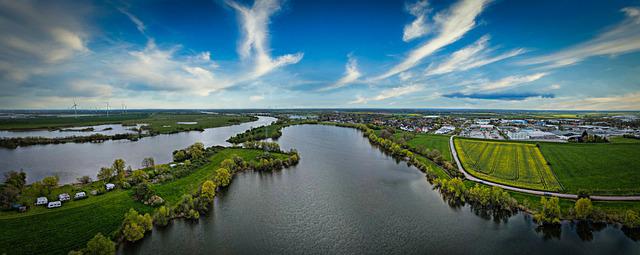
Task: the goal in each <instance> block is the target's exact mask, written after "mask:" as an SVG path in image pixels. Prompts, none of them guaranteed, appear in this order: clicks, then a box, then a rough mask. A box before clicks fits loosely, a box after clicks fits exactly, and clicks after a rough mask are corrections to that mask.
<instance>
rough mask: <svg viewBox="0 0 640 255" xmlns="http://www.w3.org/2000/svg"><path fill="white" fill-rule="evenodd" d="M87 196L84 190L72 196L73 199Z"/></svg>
mask: <svg viewBox="0 0 640 255" xmlns="http://www.w3.org/2000/svg"><path fill="white" fill-rule="evenodd" d="M86 197H87V193H85V192H84V191H81V192H78V193H76V194H75V195H74V196H73V199H83V198H86Z"/></svg>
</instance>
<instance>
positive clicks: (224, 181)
mask: <svg viewBox="0 0 640 255" xmlns="http://www.w3.org/2000/svg"><path fill="white" fill-rule="evenodd" d="M231 177H232V176H231V173H230V172H229V169H226V168H218V170H216V173H215V175H214V176H213V181H214V182H215V184H216V186H217V187H226V186H228V185H229V183H231Z"/></svg>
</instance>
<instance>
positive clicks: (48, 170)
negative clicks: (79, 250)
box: [0, 117, 276, 183]
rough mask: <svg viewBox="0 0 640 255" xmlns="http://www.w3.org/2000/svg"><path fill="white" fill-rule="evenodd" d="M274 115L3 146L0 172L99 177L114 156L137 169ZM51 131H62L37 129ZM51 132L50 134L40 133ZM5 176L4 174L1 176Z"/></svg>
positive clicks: (220, 141)
mask: <svg viewBox="0 0 640 255" xmlns="http://www.w3.org/2000/svg"><path fill="white" fill-rule="evenodd" d="M275 120H276V119H275V118H272V117H259V119H258V120H256V121H253V122H247V123H242V124H239V125H233V126H226V127H217V128H208V129H205V131H203V132H200V131H193V132H183V133H177V134H169V135H157V136H152V137H145V138H142V139H140V140H138V141H135V142H132V141H128V140H118V141H106V142H103V143H80V144H77V143H67V144H48V145H36V146H27V147H19V148H17V149H6V148H0V162H2V163H0V173H2V174H3V175H4V173H5V172H8V171H11V170H20V169H22V170H24V172H25V173H27V181H28V182H34V181H37V180H40V179H42V178H44V177H46V176H50V175H58V177H60V182H61V183H70V182H74V181H76V178H78V177H80V176H83V175H88V176H91V177H92V178H94V179H95V177H96V174H97V173H98V170H99V169H100V167H107V166H111V164H112V163H113V160H114V159H117V158H121V159H124V160H125V161H126V162H127V164H128V165H131V166H132V167H133V168H134V169H135V168H139V167H141V164H142V159H144V158H146V157H153V158H154V159H155V162H156V163H167V162H170V161H171V160H172V152H173V151H174V150H177V149H182V148H186V147H187V146H189V145H191V144H193V143H195V142H202V143H204V145H205V146H212V145H225V146H226V145H230V144H229V143H227V142H226V140H227V139H228V138H229V137H231V136H233V135H235V134H238V133H242V132H244V131H246V130H248V129H250V128H251V127H257V126H263V125H265V124H270V123H271V122H273V121H275ZM8 132H9V131H5V134H4V136H17V135H20V134H24V132H15V134H8ZM34 132H51V133H52V134H51V135H53V133H55V132H58V131H34ZM40 135H42V136H48V135H47V134H40ZM0 178H3V177H0Z"/></svg>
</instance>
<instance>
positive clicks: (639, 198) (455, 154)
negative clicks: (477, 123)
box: [449, 135, 640, 201]
mask: <svg viewBox="0 0 640 255" xmlns="http://www.w3.org/2000/svg"><path fill="white" fill-rule="evenodd" d="M454 137H455V135H452V136H451V138H449V146H450V147H451V154H452V155H453V159H455V161H456V164H457V165H458V170H460V172H462V174H464V177H465V178H466V179H467V180H470V181H474V182H478V183H482V184H485V185H489V186H496V187H500V188H503V189H506V190H512V191H517V192H522V193H528V194H534V195H539V196H555V197H560V198H569V199H578V195H576V194H567V193H558V192H550V191H539V190H532V189H525V188H518V187H513V186H509V185H504V184H500V183H495V182H491V181H487V180H482V179H480V178H477V177H475V176H473V175H471V174H469V173H467V171H465V170H464V167H462V164H461V163H460V159H459V158H458V152H457V151H456V147H455V145H454V144H453V138H454ZM589 197H590V198H591V200H602V201H640V196H589Z"/></svg>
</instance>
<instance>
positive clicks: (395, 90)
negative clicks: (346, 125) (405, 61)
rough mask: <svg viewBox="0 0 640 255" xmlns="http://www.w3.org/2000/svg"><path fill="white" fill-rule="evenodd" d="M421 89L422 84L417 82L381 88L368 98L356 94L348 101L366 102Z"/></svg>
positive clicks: (355, 102)
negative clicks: (385, 88) (378, 92)
mask: <svg viewBox="0 0 640 255" xmlns="http://www.w3.org/2000/svg"><path fill="white" fill-rule="evenodd" d="M422 89H423V86H422V85H419V84H413V85H405V86H401V87H395V88H391V89H387V90H383V91H382V92H380V94H378V95H377V96H374V97H370V98H366V97H362V96H358V97H357V98H356V99H355V100H353V101H351V102H349V104H366V103H367V102H369V101H382V100H386V99H390V98H396V97H400V96H404V95H407V94H410V93H414V92H418V91H421V90H422Z"/></svg>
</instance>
